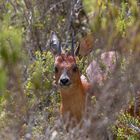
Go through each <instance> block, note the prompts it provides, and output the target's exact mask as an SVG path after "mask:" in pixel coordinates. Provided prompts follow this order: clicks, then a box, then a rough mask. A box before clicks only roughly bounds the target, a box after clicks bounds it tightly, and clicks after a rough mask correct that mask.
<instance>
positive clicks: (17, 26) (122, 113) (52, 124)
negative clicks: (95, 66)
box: [0, 0, 140, 140]
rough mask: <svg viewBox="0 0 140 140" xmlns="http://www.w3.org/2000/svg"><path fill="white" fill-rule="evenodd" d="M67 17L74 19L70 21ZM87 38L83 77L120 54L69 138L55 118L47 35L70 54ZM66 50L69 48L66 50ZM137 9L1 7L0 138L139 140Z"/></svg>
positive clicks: (39, 0)
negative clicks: (104, 56) (112, 54)
mask: <svg viewBox="0 0 140 140" xmlns="http://www.w3.org/2000/svg"><path fill="white" fill-rule="evenodd" d="M71 11H73V15H72V16H73V17H72V20H71V18H70V17H71ZM70 27H72V28H73V29H74V31H75V44H77V45H78V44H80V42H81V40H82V39H83V38H84V37H86V36H87V35H89V34H90V36H92V39H93V40H94V41H93V42H92V41H91V42H92V44H90V46H92V51H91V52H90V53H88V55H85V56H79V58H77V62H78V65H79V68H80V70H81V72H82V73H83V74H85V73H86V72H85V71H86V68H87V66H88V64H89V62H91V60H93V59H95V60H96V61H99V64H100V67H101V68H102V69H103V70H105V69H106V66H104V64H102V62H101V61H100V55H101V54H102V53H103V52H107V51H115V52H117V53H118V54H119V59H118V60H117V66H116V68H115V70H114V71H113V73H109V74H108V78H107V80H105V81H104V82H103V84H102V85H98V84H97V85H95V91H97V92H100V94H101V96H100V97H99V99H98V100H96V99H95V98H94V97H91V106H92V107H91V108H90V111H89V113H88V115H87V116H86V117H85V119H84V124H83V126H82V127H80V126H77V127H76V128H71V129H70V130H69V132H67V131H66V129H65V127H66V126H65V124H63V120H61V118H60V116H59V106H60V97H59V93H58V90H57V86H56V85H55V82H54V69H53V64H54V56H53V55H52V53H51V52H50V50H51V48H50V34H51V32H52V31H55V32H56V33H57V34H58V36H59V37H60V39H61V41H62V44H63V46H68V47H69V42H70V38H69V37H70V34H71V28H70ZM66 43H67V44H66ZM139 56H140V3H139V1H138V0H133V1H132V0H122V1H119V0H108V1H101V0H83V1H81V0H79V1H76V0H73V1H66V0H62V1H59V0H51V1H50V0H6V1H5V0H1V1H0V139H2V140H12V139H27V140H30V139H31V140H34V139H35V140H40V139H42V140H45V139H46V140H60V139H64V140H65V139H66V140H69V139H72V140H74V139H75V140H78V139H79V140H81V139H83V140H85V139H89V140H90V139H94V140H96V139H97V140H106V139H109V140H115V139H117V140H126V139H128V140H139V139H140V108H139V107H140V89H139V83H140V71H139V68H140V62H139Z"/></svg>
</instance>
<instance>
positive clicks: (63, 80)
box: [60, 78, 70, 86]
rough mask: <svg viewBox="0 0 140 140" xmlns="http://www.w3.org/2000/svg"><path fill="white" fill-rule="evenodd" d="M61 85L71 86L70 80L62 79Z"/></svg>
mask: <svg viewBox="0 0 140 140" xmlns="http://www.w3.org/2000/svg"><path fill="white" fill-rule="evenodd" d="M60 83H61V85H64V86H65V85H69V83H70V82H69V79H68V78H62V79H60Z"/></svg>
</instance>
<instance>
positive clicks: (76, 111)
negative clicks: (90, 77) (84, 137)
mask: <svg viewBox="0 0 140 140" xmlns="http://www.w3.org/2000/svg"><path fill="white" fill-rule="evenodd" d="M60 92H61V99H62V101H61V113H62V115H64V114H66V113H69V114H70V117H74V118H76V119H77V120H78V121H80V119H81V117H82V113H83V112H84V110H85V100H86V94H85V91H84V88H83V85H82V83H80V84H79V85H77V86H75V87H72V88H70V89H69V90H61V91H60Z"/></svg>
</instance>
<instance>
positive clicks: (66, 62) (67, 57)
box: [51, 32, 91, 123]
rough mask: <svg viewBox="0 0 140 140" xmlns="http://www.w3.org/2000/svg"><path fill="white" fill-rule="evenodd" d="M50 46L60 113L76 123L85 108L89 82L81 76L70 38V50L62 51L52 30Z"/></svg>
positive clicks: (80, 118) (89, 88)
mask: <svg viewBox="0 0 140 140" xmlns="http://www.w3.org/2000/svg"><path fill="white" fill-rule="evenodd" d="M51 46H52V47H53V49H52V50H53V54H55V55H54V72H55V82H56V84H57V85H58V89H59V91H60V97H61V103H60V114H61V115H62V117H65V116H66V115H67V114H69V119H70V120H72V119H74V120H75V121H76V122H77V123H79V122H80V121H81V120H82V117H83V114H84V112H85V109H86V98H87V93H88V92H90V90H91V84H90V83H89V82H88V81H87V80H86V79H85V78H81V74H80V71H79V68H78V66H77V63H76V56H75V54H74V42H73V39H72V44H71V52H65V53H64V52H62V47H61V43H60V41H59V39H58V37H57V35H56V34H55V33H54V32H53V33H52V36H51Z"/></svg>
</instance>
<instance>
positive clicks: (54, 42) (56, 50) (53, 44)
mask: <svg viewBox="0 0 140 140" xmlns="http://www.w3.org/2000/svg"><path fill="white" fill-rule="evenodd" d="M50 48H51V52H52V53H53V54H54V55H60V54H61V44H60V41H59V39H58V37H57V35H56V33H55V32H52V33H51V38H50Z"/></svg>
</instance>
